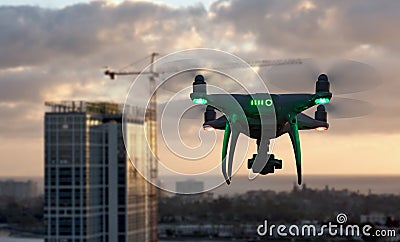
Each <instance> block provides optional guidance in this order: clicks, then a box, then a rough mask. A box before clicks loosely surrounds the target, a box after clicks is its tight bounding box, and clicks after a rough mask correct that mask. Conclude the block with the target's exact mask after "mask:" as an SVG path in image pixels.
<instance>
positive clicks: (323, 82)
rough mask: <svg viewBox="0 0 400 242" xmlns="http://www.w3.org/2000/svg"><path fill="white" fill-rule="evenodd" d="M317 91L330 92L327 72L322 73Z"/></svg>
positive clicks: (316, 87) (316, 86) (317, 84)
mask: <svg viewBox="0 0 400 242" xmlns="http://www.w3.org/2000/svg"><path fill="white" fill-rule="evenodd" d="M315 92H329V80H328V76H327V75H326V74H321V75H319V77H318V81H317V83H316V85H315Z"/></svg>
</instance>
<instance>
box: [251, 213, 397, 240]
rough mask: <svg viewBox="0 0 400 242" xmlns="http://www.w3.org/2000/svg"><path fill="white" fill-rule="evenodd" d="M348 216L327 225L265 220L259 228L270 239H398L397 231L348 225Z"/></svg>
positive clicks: (339, 216) (260, 233) (259, 232)
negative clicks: (329, 237) (325, 237)
mask: <svg viewBox="0 0 400 242" xmlns="http://www.w3.org/2000/svg"><path fill="white" fill-rule="evenodd" d="M347 221H348V218H347V215H346V214H344V213H339V214H338V215H337V216H336V222H328V223H326V224H321V225H319V224H302V225H295V224H292V225H288V224H279V225H277V224H268V221H267V220H264V223H263V224H260V225H259V226H258V227H257V234H258V235H259V236H269V237H299V236H301V237H320V236H331V237H335V236H340V237H360V236H365V237H396V236H397V232H396V230H395V229H389V228H385V229H374V228H373V227H372V226H371V225H369V224H365V225H358V224H346V223H347Z"/></svg>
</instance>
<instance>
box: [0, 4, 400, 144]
mask: <svg viewBox="0 0 400 242" xmlns="http://www.w3.org/2000/svg"><path fill="white" fill-rule="evenodd" d="M399 5H400V2H399V1H395V0H384V1H372V0H371V1H360V0H357V1H334V2H333V1H311V0H302V1H296V2H293V1H282V0H270V1H257V0H234V1H226V0H219V1H215V2H213V3H212V4H211V5H210V7H209V9H206V8H205V7H204V6H203V5H202V4H196V5H192V6H188V7H179V8H174V7H171V6H168V5H162V4H154V3H150V2H137V1H134V2H128V1H126V2H123V3H121V4H109V3H107V2H104V1H98V2H91V3H89V4H75V5H71V6H68V7H65V8H61V9H44V8H40V7H35V6H19V7H9V6H8V7H1V6H0V28H1V31H0V46H1V48H0V56H1V58H0V114H1V116H2V124H1V125H0V134H1V138H3V139H7V138H15V137H25V136H26V135H28V134H29V135H30V136H32V137H37V138H39V137H41V136H42V132H41V131H40V130H41V127H42V122H43V121H42V117H43V110H44V101H46V100H50V99H51V100H61V99H86V100H101V99H102V100H109V101H116V102H122V101H123V100H124V97H125V95H126V91H127V90H128V88H129V85H130V81H131V80H132V79H131V78H126V79H124V78H121V79H119V80H117V81H113V82H112V81H109V80H107V79H105V77H104V75H103V73H102V67H103V66H106V65H107V66H111V67H115V68H117V69H118V68H120V67H124V66H126V65H128V64H129V63H132V62H134V61H135V60H138V59H142V61H141V62H138V63H135V65H133V66H128V67H127V69H125V70H131V69H136V70H141V69H142V68H144V67H145V66H146V65H147V64H148V61H149V59H143V57H145V56H148V55H149V54H150V53H151V52H158V53H160V54H161V55H165V54H168V53H171V52H173V51H178V50H181V49H183V48H191V47H209V48H217V49H222V50H226V51H231V52H233V53H235V54H237V55H238V56H240V57H242V58H244V59H246V60H260V59H276V58H278V59H282V58H284V59H285V58H291V57H295V58H297V57H312V58H317V59H325V58H348V59H354V60H358V61H362V62H366V63H369V64H371V65H373V66H374V67H376V68H377V69H378V71H380V72H381V73H382V80H383V84H382V85H381V86H380V87H379V88H377V89H374V90H372V91H370V92H365V93H359V94H354V95H349V96H346V97H350V98H356V99H362V100H367V101H370V102H372V103H373V104H375V105H376V106H377V109H376V110H375V112H374V113H372V114H371V115H369V116H366V117H363V118H357V119H352V120H351V122H353V123H354V124H355V125H351V126H350V125H348V124H349V121H350V120H344V121H343V120H340V121H334V120H331V128H332V130H331V131H332V135H334V134H337V135H338V136H340V135H342V134H347V133H354V134H358V133H363V134H370V133H378V134H383V135H385V134H387V133H392V132H395V133H398V132H399V131H400V130H399V128H398V126H397V123H399V121H400V116H399V115H398V114H397V113H396V110H398V106H399V104H400V95H398V90H399V89H400V82H399V81H398V78H397V76H398V73H397V71H398V70H397V69H398V66H399V65H400V60H399V58H398V56H399V50H400V49H399V45H398V43H400V32H399V31H397V29H398V26H397V25H398V23H399V22H400V14H399V11H398V10H399V9H400V8H399V7H400V6H399ZM260 73H261V74H262V77H263V78H265V79H266V80H268V72H266V73H265V72H260ZM125 80H126V81H125ZM360 85H362V80H360ZM310 91H313V89H310ZM33 117H34V118H33ZM10 124H13V125H12V128H10ZM196 130H197V129H196ZM39 131H40V132H39Z"/></svg>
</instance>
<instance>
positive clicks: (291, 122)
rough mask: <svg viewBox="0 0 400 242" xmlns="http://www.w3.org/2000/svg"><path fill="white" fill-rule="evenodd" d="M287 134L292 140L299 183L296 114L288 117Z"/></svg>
mask: <svg viewBox="0 0 400 242" xmlns="http://www.w3.org/2000/svg"><path fill="white" fill-rule="evenodd" d="M289 125H290V130H289V136H290V140H291V141H292V145H293V150H294V156H295V159H296V169H297V183H298V184H299V185H300V184H301V149H300V136H299V125H298V122H297V116H296V115H291V116H290V117H289Z"/></svg>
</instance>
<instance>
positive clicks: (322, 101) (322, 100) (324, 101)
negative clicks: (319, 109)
mask: <svg viewBox="0 0 400 242" xmlns="http://www.w3.org/2000/svg"><path fill="white" fill-rule="evenodd" d="M329 101H330V100H329V98H326V97H321V98H317V99H315V104H327V103H329Z"/></svg>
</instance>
